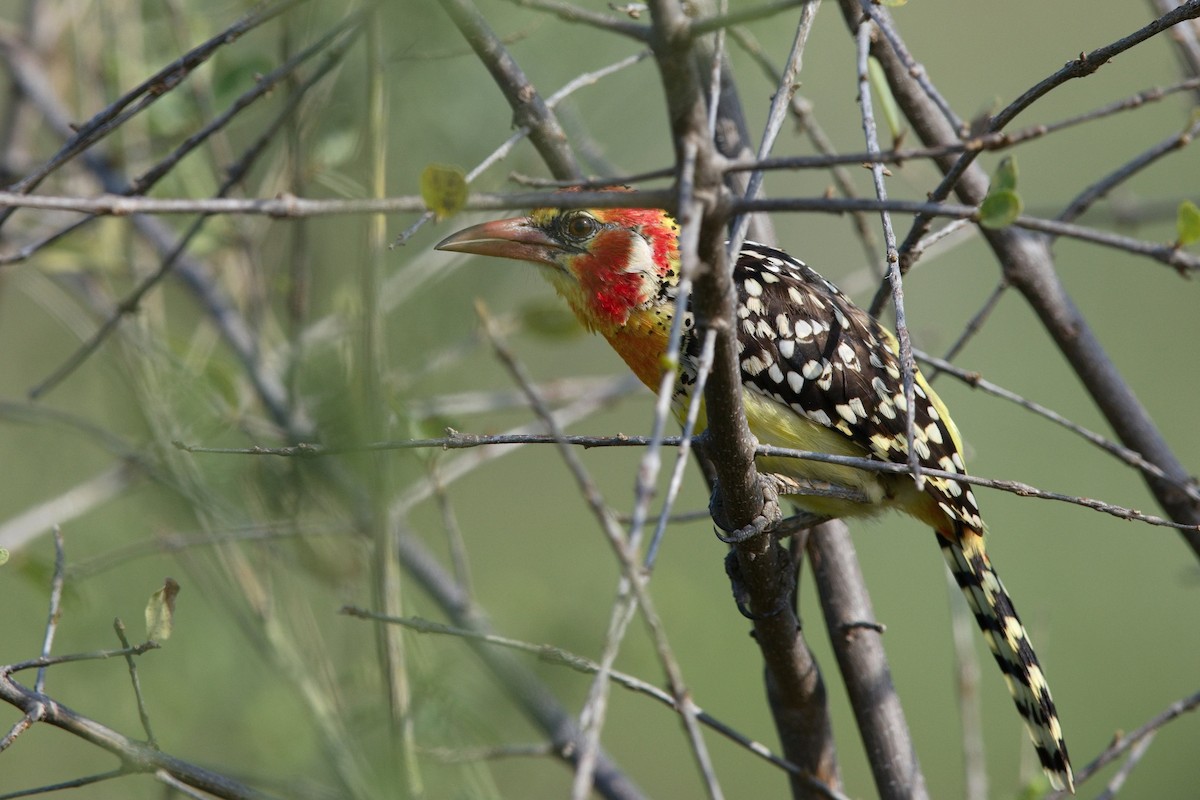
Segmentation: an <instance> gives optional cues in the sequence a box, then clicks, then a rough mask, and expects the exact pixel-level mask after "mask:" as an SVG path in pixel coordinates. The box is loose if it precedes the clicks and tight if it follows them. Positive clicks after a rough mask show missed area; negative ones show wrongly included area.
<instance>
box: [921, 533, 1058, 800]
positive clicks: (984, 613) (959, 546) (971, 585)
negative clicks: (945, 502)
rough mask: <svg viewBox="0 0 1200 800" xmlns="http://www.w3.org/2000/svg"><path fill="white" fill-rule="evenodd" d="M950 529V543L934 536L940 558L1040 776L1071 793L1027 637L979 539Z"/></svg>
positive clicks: (1050, 705) (1050, 703) (1050, 706)
mask: <svg viewBox="0 0 1200 800" xmlns="http://www.w3.org/2000/svg"><path fill="white" fill-rule="evenodd" d="M956 528H957V530H956V533H957V536H956V537H955V538H954V539H951V538H949V537H946V536H943V535H939V536H938V543H939V544H940V545H941V547H942V555H943V556H945V558H946V563H947V564H948V565H949V566H950V572H951V573H953V574H954V579H955V581H957V582H958V585H959V588H961V589H962V591H963V594H964V595H965V596H966V598H967V604H968V605H969V606H970V607H971V610H972V611H973V612H975V621H976V622H977V623H978V624H979V628H980V630H982V631H983V635H984V638H985V639H986V640H987V643H988V647H990V648H991V650H992V655H994V656H995V657H996V663H997V664H999V665H1000V671H1001V672H1003V673H1004V681H1005V683H1007V684H1008V690H1009V692H1011V693H1012V696H1013V701H1014V702H1015V703H1016V704H1017V711H1018V712H1020V714H1021V717H1022V719H1024V720H1025V727H1026V728H1027V729H1028V730H1029V736H1030V738H1031V739H1033V746H1034V749H1035V750H1037V754H1038V758H1039V759H1040V760H1041V762H1042V768H1043V769H1044V770H1045V771H1046V776H1047V777H1048V778H1049V779H1050V783H1051V784H1053V785H1054V788H1055V789H1067V790H1068V791H1070V792H1071V793H1072V794H1073V793H1074V792H1075V783H1074V778H1073V776H1072V774H1071V761H1070V758H1069V757H1068V756H1067V746H1066V743H1065V742H1064V741H1063V734H1062V727H1061V726H1060V725H1059V722H1058V712H1057V711H1056V710H1055V708H1054V700H1053V699H1052V698H1051V697H1050V686H1049V685H1048V684H1047V683H1046V678H1045V676H1044V675H1043V674H1042V668H1041V665H1040V664H1038V659H1037V656H1036V655H1035V654H1034V652H1033V645H1031V644H1030V643H1029V634H1027V633H1026V632H1025V626H1024V625H1022V624H1021V620H1020V618H1019V617H1018V616H1017V611H1016V609H1015V608H1013V603H1012V598H1011V597H1009V596H1008V592H1006V591H1005V590H1004V584H1002V583H1000V578H999V576H998V575H996V572H995V570H993V569H992V564H991V561H989V560H988V557H987V553H986V552H985V551H984V549H983V536H982V535H981V534H980V533H979V532H978V531H975V530H972V529H971V528H969V527H967V526H964V525H961V524H958V525H956Z"/></svg>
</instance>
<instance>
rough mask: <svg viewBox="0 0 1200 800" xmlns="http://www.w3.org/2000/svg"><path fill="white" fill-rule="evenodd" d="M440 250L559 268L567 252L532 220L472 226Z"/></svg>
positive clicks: (523, 219) (521, 219) (497, 221)
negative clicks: (560, 258)
mask: <svg viewBox="0 0 1200 800" xmlns="http://www.w3.org/2000/svg"><path fill="white" fill-rule="evenodd" d="M436 249H438V250H449V251H451V252H454V253H472V254H474V255H477V256H495V257H496V258H514V259H517V260H518V261H533V262H535V263H538V264H551V265H557V264H558V258H559V257H560V256H561V255H562V254H563V248H562V246H561V245H559V244H558V243H557V242H555V241H554V239H552V238H550V236H548V235H547V234H546V232H545V231H544V230H542V229H541V228H539V227H538V226H536V225H534V224H533V221H532V220H531V219H530V218H529V217H515V218H513V219H498V220H495V221H493V222H485V223H483V224H481V225H472V226H471V227H470V228H465V229H463V230H461V231H459V232H458V233H455V234H453V235H451V236H447V237H446V238H445V239H443V240H442V241H440V242H438V244H437V248H436Z"/></svg>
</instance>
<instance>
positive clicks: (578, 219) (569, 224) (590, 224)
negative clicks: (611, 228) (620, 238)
mask: <svg viewBox="0 0 1200 800" xmlns="http://www.w3.org/2000/svg"><path fill="white" fill-rule="evenodd" d="M599 228H600V223H599V222H597V221H596V218H595V217H593V216H592V215H591V214H584V213H579V214H572V215H571V216H569V217H567V218H566V220H565V221H564V222H563V233H564V234H566V236H567V238H568V239H571V240H573V241H577V242H582V241H586V240H587V239H590V238H592V237H593V236H595V235H596V231H597V230H599Z"/></svg>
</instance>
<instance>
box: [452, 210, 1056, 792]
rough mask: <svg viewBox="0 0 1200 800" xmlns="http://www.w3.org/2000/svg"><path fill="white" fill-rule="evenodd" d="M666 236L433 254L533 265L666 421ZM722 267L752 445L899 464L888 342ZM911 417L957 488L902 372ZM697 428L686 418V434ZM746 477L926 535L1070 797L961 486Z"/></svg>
mask: <svg viewBox="0 0 1200 800" xmlns="http://www.w3.org/2000/svg"><path fill="white" fill-rule="evenodd" d="M612 191H621V189H619V188H616V187H614V188H613V189H612ZM679 231H680V228H679V224H678V223H677V222H676V220H675V219H674V218H673V217H672V216H671V215H670V214H669V213H668V212H666V211H664V210H660V209H654V208H593V209H584V208H558V207H546V208H540V209H536V210H534V211H532V212H531V213H530V214H528V215H527V216H521V217H515V218H510V219H500V220H494V221H490V222H484V223H482V224H478V225H474V226H471V227H468V228H466V229H464V230H461V231H458V232H457V233H454V234H452V235H451V236H449V237H447V238H446V239H444V240H443V241H441V242H440V243H439V244H438V245H437V246H436V247H437V249H439V250H444V251H451V252H457V253H469V254H474V255H481V256H492V257H498V258H505V259H512V260H518V261H525V262H532V263H533V264H536V265H537V266H538V268H539V271H540V272H541V274H542V275H543V276H545V277H546V278H547V279H548V280H549V282H550V284H551V285H552V286H553V287H554V289H555V291H556V292H557V293H558V294H559V295H560V296H561V297H562V298H563V299H564V300H565V301H566V303H567V305H568V306H569V307H570V308H571V310H572V311H573V312H574V314H575V316H576V317H577V318H578V319H579V321H580V323H581V324H582V325H583V326H584V327H585V328H587V329H588V330H590V331H592V332H594V333H597V334H599V335H601V336H603V337H604V338H605V339H606V340H607V341H608V343H609V345H611V347H612V349H613V350H615V351H616V353H617V354H618V355H619V356H620V357H621V359H622V360H624V362H625V363H626V365H628V367H629V369H630V370H632V371H633V373H634V374H635V375H636V376H637V377H638V378H639V379H640V380H641V381H642V383H644V384H646V385H647V386H648V387H650V389H651V390H654V391H657V389H658V386H659V384H660V382H661V377H662V374H663V370H664V369H671V368H675V369H676V370H677V378H676V381H675V387H674V396H673V398H672V408H673V410H674V414H675V416H676V417H677V418H678V419H680V421H682V419H683V416H684V414H685V413H686V409H687V406H688V400H689V399H690V397H691V393H692V391H693V389H694V386H695V384H696V377H697V365H698V362H699V356H700V343H701V341H702V337H701V336H700V334H699V331H698V328H699V325H698V322H697V320H696V318H695V315H694V313H693V311H692V310H691V308H690V303H689V304H687V305H686V306H685V307H684V308H683V309H680V308H679V305H678V303H677V298H678V289H679V281H680V264H681V262H680V252H679ZM732 269H733V283H734V286H735V289H736V293H737V303H736V319H735V320H734V324H735V330H736V338H737V351H738V361H739V370H740V377H741V383H742V401H743V405H744V407H745V410H746V419H747V423H748V425H749V428H750V432H751V433H752V434H753V435H754V436H755V437H756V438H757V439H758V440H759V442H760V443H762V444H770V445H777V446H780V447H786V448H795V449H802V450H809V451H817V452H824V453H834V454H839V455H849V456H859V457H866V458H870V459H874V460H879V461H884V462H892V463H908V461H909V441H910V440H909V436H908V433H907V417H908V404H907V401H906V396H905V391H904V388H903V371H902V368H901V362H900V358H899V345H898V343H897V339H896V337H895V335H894V334H893V333H892V332H891V331H889V330H888V329H887V328H885V327H884V326H883V325H882V324H881V323H880V322H879V321H877V320H876V319H875V318H874V317H872V316H870V315H869V314H868V313H867V312H866V311H864V310H862V309H861V308H859V307H858V306H857V305H855V304H854V303H853V302H852V301H851V300H850V299H849V298H848V297H847V296H846V295H845V294H843V293H842V292H841V291H840V290H839V289H838V288H837V287H836V286H835V285H834V284H833V283H831V282H830V281H828V280H826V279H825V278H823V277H822V276H821V275H819V274H818V273H817V272H816V271H814V270H813V269H812V268H810V267H809V266H807V265H806V264H805V263H804V262H802V261H800V260H798V259H796V258H793V257H792V256H790V255H788V254H787V253H785V252H783V251H782V250H779V249H776V248H774V247H769V246H767V245H764V244H758V243H755V242H746V243H745V244H744V245H743V246H742V248H741V250H740V252H739V253H738V254H737V258H736V260H735V261H734V265H733V268H732ZM676 315H682V318H681V320H680V326H681V330H682V336H681V341H680V355H679V358H678V361H677V362H676V363H672V362H671V361H669V360H668V359H666V358H665V354H666V352H667V347H668V342H669V337H670V332H671V328H672V325H673V323H674V320H675V317H676ZM913 405H914V413H913V418H914V425H913V436H912V440H911V441H912V448H913V449H914V450H915V452H916V455H917V458H918V461H919V463H920V465H921V466H922V467H924V468H927V469H931V470H939V471H940V472H942V473H950V474H954V475H966V468H965V463H964V458H963V446H962V440H961V437H960V435H959V431H958V428H957V427H956V426H955V424H954V421H953V420H952V419H951V417H950V413H949V411H948V410H947V409H946V405H945V403H943V402H942V400H941V398H939V397H938V395H937V393H936V392H935V391H934V390H933V388H932V387H931V386H930V384H929V383H928V381H927V380H926V379H925V377H924V376H923V375H922V374H921V373H920V371H919V369H918V370H914V372H913ZM703 429H704V420H703V419H701V420H700V422H699V424H698V426H697V431H701V430H703ZM756 465H757V466H758V468H759V469H760V471H763V472H765V473H767V474H769V475H774V476H776V477H777V478H779V479H780V481H781V485H783V486H785V487H786V486H788V485H796V486H812V485H815V484H817V483H825V484H832V485H833V486H835V487H843V488H845V489H848V490H849V492H847V493H844V494H842V495H841V496H813V495H797V496H789V497H788V499H789V500H791V501H793V502H795V504H796V505H797V506H799V507H800V508H801V509H804V510H805V511H808V512H809V513H811V514H815V515H820V516H826V517H864V516H872V515H875V514H877V513H880V512H882V511H886V510H898V511H901V512H903V513H906V514H908V515H910V516H912V517H914V518H916V519H917V520H919V521H921V522H923V523H925V524H926V525H928V526H929V527H931V528H932V529H933V531H934V532H935V533H936V536H937V541H938V544H939V545H940V547H941V551H942V554H943V556H944V558H945V561H946V564H947V565H948V566H949V568H950V572H951V573H952V574H953V576H954V579H955V581H956V582H957V584H958V586H959V587H960V588H961V590H962V592H963V594H964V596H965V597H966V600H967V603H968V605H969V606H970V608H971V610H972V612H973V613H974V616H975V620H976V622H977V623H978V625H979V628H980V630H981V631H982V633H983V636H984V639H985V640H986V642H987V644H988V646H989V649H990V650H991V652H992V654H993V655H994V656H995V660H996V663H997V664H998V665H999V667H1000V671H1001V673H1002V674H1003V676H1004V680H1005V682H1006V684H1007V686H1008V689H1009V692H1010V693H1011V695H1012V697H1013V700H1014V702H1015V703H1016V706H1017V710H1018V712H1020V715H1021V717H1022V719H1023V720H1024V723H1025V727H1026V729H1027V730H1028V732H1029V736H1030V738H1031V739H1032V741H1033V746H1034V749H1035V750H1036V752H1037V755H1038V759H1039V760H1040V762H1041V765H1042V767H1043V769H1044V771H1045V773H1046V776H1047V778H1048V779H1049V781H1050V783H1051V785H1052V786H1053V787H1054V788H1055V789H1066V790H1068V791H1070V792H1072V793H1073V792H1074V778H1073V774H1072V771H1071V762H1070V758H1069V757H1068V754H1067V747H1066V743H1065V741H1064V739H1063V732H1062V726H1061V724H1060V722H1059V718H1058V711H1057V709H1056V708H1055V705H1054V700H1053V699H1052V697H1051V695H1050V688H1049V685H1048V684H1047V681H1046V678H1045V675H1044V674H1043V672H1042V668H1041V665H1040V663H1039V661H1038V658H1037V656H1036V654H1035V653H1034V650H1033V646H1032V645H1031V644H1030V641H1029V635H1028V633H1027V632H1026V630H1025V627H1024V625H1022V623H1021V621H1020V618H1019V617H1018V616H1017V612H1016V610H1015V608H1014V607H1013V602H1012V599H1011V598H1010V597H1009V594H1008V592H1007V591H1006V590H1005V588H1004V585H1003V584H1002V583H1001V582H1000V578H999V577H998V576H997V574H996V571H995V570H994V569H993V567H992V563H991V560H990V559H989V557H988V554H987V550H986V549H985V546H984V523H983V520H982V518H981V516H980V510H979V505H978V502H977V500H976V497H975V494H974V493H973V492H972V491H971V488H970V485H969V484H968V483H966V482H964V481H959V480H956V479H954V478H952V477H945V476H933V475H924V476H922V480H921V481H920V482H918V481H917V480H916V479H915V478H914V477H913V475H911V474H909V473H887V472H880V471H871V470H865V469H856V468H853V467H849V466H845V465H842V464H832V463H822V462H817V461H809V460H801V459H792V458H783V457H764V456H759V457H758V458H757V459H756ZM783 492H784V493H785V494H786V493H787V492H786V488H785V489H784V490H783ZM848 497H853V499H847V498H848Z"/></svg>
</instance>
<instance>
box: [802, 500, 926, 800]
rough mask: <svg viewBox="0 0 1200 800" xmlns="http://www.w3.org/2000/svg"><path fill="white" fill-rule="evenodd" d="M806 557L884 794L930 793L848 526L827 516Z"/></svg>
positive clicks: (887, 799)
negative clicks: (897, 691) (893, 681)
mask: <svg viewBox="0 0 1200 800" xmlns="http://www.w3.org/2000/svg"><path fill="white" fill-rule="evenodd" d="M808 557H809V560H810V561H811V562H812V568H813V576H814V577H815V579H816V581H817V589H818V595H819V596H820V598H821V610H822V611H823V612H824V613H825V627H826V628H827V629H828V631H829V640H830V642H832V644H833V650H834V653H836V655H837V660H838V666H839V667H840V669H841V673H842V678H843V679H844V680H845V682H846V691H847V692H848V693H849V695H850V705H851V706H852V707H853V709H854V717H855V719H856V720H858V730H859V732H860V733H861V735H862V740H863V745H864V747H866V750H867V761H868V762H870V764H871V772H872V774H873V775H874V776H875V787H876V789H877V790H878V791H879V796H880V797H881V798H883V800H909V799H910V798H923V797H927V796H928V793H927V791H926V789H925V777H924V776H923V775H922V774H921V767H920V765H919V764H918V763H917V754H916V750H915V749H914V747H913V742H912V737H911V736H910V735H909V732H908V724H907V722H906V721H905V718H904V711H903V709H902V708H901V707H900V698H899V696H898V695H897V694H896V687H895V686H894V685H893V684H892V674H891V670H890V668H889V667H888V663H887V656H886V655H885V653H884V650H883V641H882V628H881V626H880V625H879V623H877V622H876V621H875V612H874V610H873V609H872V607H871V598H870V597H869V596H868V595H867V593H866V592H865V591H863V590H862V587H863V586H865V583H864V581H863V576H862V572H861V571H860V569H859V567H858V560H857V557H856V556H855V553H854V544H853V542H852V541H851V539H850V531H849V530H848V529H847V528H846V526H845V524H844V523H841V522H827V523H825V524H824V525H821V526H819V527H818V528H816V529H814V530H813V532H812V534H811V535H810V536H809V539H808Z"/></svg>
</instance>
